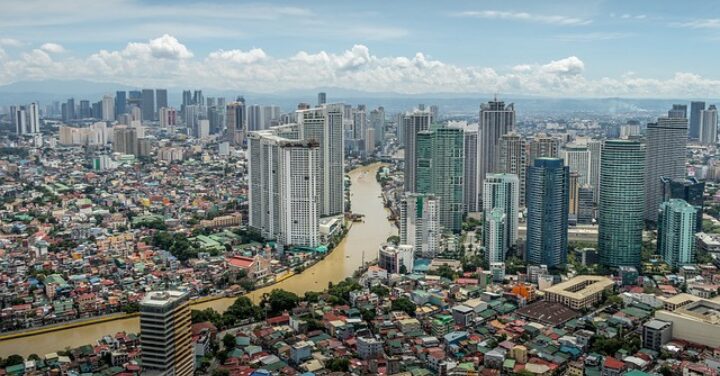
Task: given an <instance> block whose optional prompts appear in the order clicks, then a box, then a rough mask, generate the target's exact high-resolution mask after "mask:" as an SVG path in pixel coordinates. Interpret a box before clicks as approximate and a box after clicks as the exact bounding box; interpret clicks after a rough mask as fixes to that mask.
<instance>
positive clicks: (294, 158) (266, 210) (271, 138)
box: [248, 130, 320, 247]
mask: <svg viewBox="0 0 720 376" xmlns="http://www.w3.org/2000/svg"><path fill="white" fill-rule="evenodd" d="M248 140H249V147H248V149H249V166H250V171H249V176H250V184H249V187H250V195H249V196H250V200H249V201H250V211H249V213H250V226H251V227H253V228H256V229H257V230H259V231H260V233H261V234H262V235H263V237H265V238H268V239H277V240H278V241H279V242H280V244H283V245H291V244H292V245H298V246H308V247H315V246H317V245H318V244H319V232H318V226H319V213H318V198H319V194H318V193H319V188H320V174H319V169H320V160H319V154H320V153H319V143H318V142H317V141H315V140H288V139H285V138H282V137H279V136H277V135H276V132H275V131H273V130H267V131H258V132H250V133H249V135H248Z"/></svg>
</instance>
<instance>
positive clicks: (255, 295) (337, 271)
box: [0, 164, 397, 357]
mask: <svg viewBox="0 0 720 376" xmlns="http://www.w3.org/2000/svg"><path fill="white" fill-rule="evenodd" d="M380 166H381V165H380V164H373V165H369V166H363V167H358V168H356V169H354V170H352V171H351V172H350V174H349V175H350V179H351V182H352V185H351V187H350V195H351V209H352V211H353V212H356V213H360V214H364V215H365V221H364V222H355V223H353V226H352V228H351V229H350V231H349V232H348V234H347V236H346V237H345V238H344V239H343V240H342V241H341V242H340V244H338V246H337V247H336V248H335V250H334V251H333V252H332V253H330V254H329V255H328V256H327V257H325V259H323V260H322V261H320V262H318V263H317V264H315V265H313V266H312V267H310V268H308V269H307V270H305V271H304V272H302V273H301V274H298V275H295V276H292V277H290V278H288V279H285V280H284V281H282V282H279V283H276V284H274V285H272V286H268V287H264V288H261V289H258V290H256V291H253V292H251V293H250V294H248V296H249V297H250V298H251V299H252V300H253V301H254V302H256V303H257V302H258V301H259V300H260V299H261V297H262V295H263V294H264V293H268V292H270V291H271V290H272V289H284V290H287V291H292V292H294V293H296V294H298V295H302V294H304V293H305V291H322V290H324V289H326V288H327V286H328V283H329V282H332V283H337V282H339V281H342V280H343V279H345V278H346V277H349V276H351V275H352V274H353V272H354V271H355V270H357V269H358V267H360V265H362V262H363V257H364V260H365V261H370V260H372V259H374V258H376V257H377V250H378V247H379V246H380V244H382V243H383V242H385V240H386V239H387V238H388V237H390V236H392V235H397V228H396V227H395V226H394V225H393V224H392V223H390V222H388V220H387V215H388V212H387V211H386V209H385V208H384V206H383V202H382V199H381V198H380V195H381V193H382V192H381V189H380V185H379V184H378V183H377V182H376V180H375V172H376V171H377V169H378V168H379V167H380ZM363 253H364V255H363ZM234 300H235V299H234V298H222V299H216V300H212V301H208V302H203V303H199V304H195V305H193V306H192V308H193V309H205V308H213V309H215V310H217V311H218V312H224V311H225V310H226V309H227V308H228V307H229V306H230V305H231V304H232V303H233V301H234ZM139 325H140V323H139V319H138V318H137V317H132V318H123V319H119V320H114V321H105V322H100V323H97V324H91V325H86V326H82V327H79V328H73V329H58V330H55V331H52V332H49V333H43V334H37V335H32V336H27V337H21V338H13V339H7V340H0V356H3V357H7V356H8V355H11V354H20V355H23V356H25V357H27V356H28V355H30V354H33V353H34V354H38V355H40V356H41V357H42V356H43V355H45V354H48V353H52V352H55V351H58V350H63V349H65V348H66V347H70V348H74V347H78V346H82V345H85V344H95V343H96V341H97V340H98V339H99V338H101V337H102V336H104V335H108V334H110V335H114V334H115V333H117V332H119V331H126V332H130V333H137V332H138V331H139V330H140V327H139Z"/></svg>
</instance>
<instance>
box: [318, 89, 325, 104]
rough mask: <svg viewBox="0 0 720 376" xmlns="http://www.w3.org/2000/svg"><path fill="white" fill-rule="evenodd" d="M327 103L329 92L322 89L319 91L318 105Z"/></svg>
mask: <svg viewBox="0 0 720 376" xmlns="http://www.w3.org/2000/svg"><path fill="white" fill-rule="evenodd" d="M325 103H327V94H325V92H322V91H321V92H319V93H318V100H317V105H318V107H321V106H322V105H324V104H325Z"/></svg>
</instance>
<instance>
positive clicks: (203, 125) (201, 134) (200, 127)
mask: <svg viewBox="0 0 720 376" xmlns="http://www.w3.org/2000/svg"><path fill="white" fill-rule="evenodd" d="M209 136H210V120H207V119H200V120H198V122H197V138H200V139H203V138H208V137H209Z"/></svg>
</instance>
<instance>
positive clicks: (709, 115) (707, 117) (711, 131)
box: [700, 104, 718, 146]
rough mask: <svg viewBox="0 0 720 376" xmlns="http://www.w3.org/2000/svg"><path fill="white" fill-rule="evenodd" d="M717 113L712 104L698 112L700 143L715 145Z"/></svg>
mask: <svg viewBox="0 0 720 376" xmlns="http://www.w3.org/2000/svg"><path fill="white" fill-rule="evenodd" d="M717 127H718V112H717V108H716V107H715V105H714V104H711V105H710V107H708V109H707V110H703V111H701V112H700V143H701V144H703V145H709V146H714V145H715V144H716V143H717Z"/></svg>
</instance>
